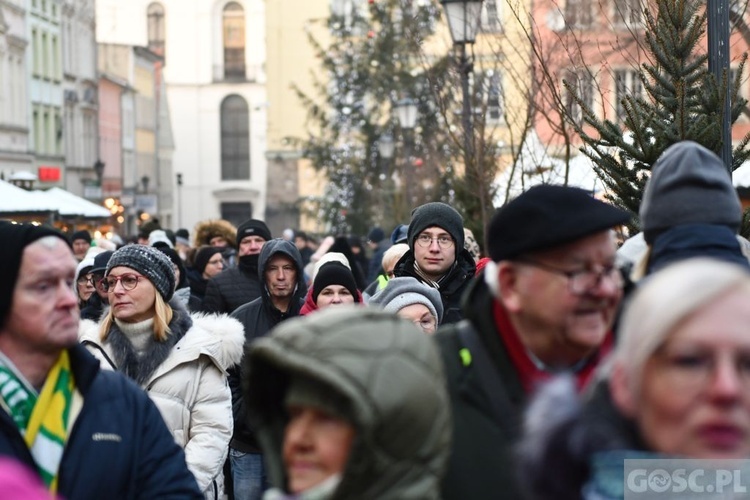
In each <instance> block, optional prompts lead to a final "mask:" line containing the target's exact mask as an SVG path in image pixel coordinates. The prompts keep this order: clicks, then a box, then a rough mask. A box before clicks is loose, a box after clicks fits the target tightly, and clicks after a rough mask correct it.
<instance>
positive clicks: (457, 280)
mask: <svg viewBox="0 0 750 500" xmlns="http://www.w3.org/2000/svg"><path fill="white" fill-rule="evenodd" d="M476 271H477V265H476V264H475V263H474V259H473V258H472V256H471V254H470V253H469V251H468V250H466V249H465V248H462V249H461V251H460V252H459V253H458V257H457V258H456V262H455V263H454V265H453V267H452V268H451V269H450V270H449V271H448V273H447V274H445V275H444V276H443V277H442V278H440V281H438V285H440V288H439V289H438V291H439V292H440V297H441V298H442V299H443V311H445V312H444V313H443V321H442V322H441V324H443V325H445V324H448V323H457V322H459V321H461V319H463V313H462V312H461V297H463V294H464V291H465V290H466V289H467V288H468V286H469V282H470V281H471V278H473V277H474V274H476ZM393 274H394V275H396V276H399V277H400V276H411V277H412V278H416V279H417V280H419V281H422V282H424V280H423V279H422V277H421V276H419V275H418V274H417V272H416V271H415V270H414V251H413V250H409V251H407V252H406V253H405V254H404V256H403V257H401V259H399V261H398V262H397V263H396V267H394V268H393Z"/></svg>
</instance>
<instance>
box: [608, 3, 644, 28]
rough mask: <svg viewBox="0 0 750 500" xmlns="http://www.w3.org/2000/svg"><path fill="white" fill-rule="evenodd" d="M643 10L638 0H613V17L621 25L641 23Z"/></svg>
mask: <svg viewBox="0 0 750 500" xmlns="http://www.w3.org/2000/svg"><path fill="white" fill-rule="evenodd" d="M642 16H643V11H642V8H641V3H640V1H639V0H615V19H616V20H617V23H618V24H619V25H621V26H632V25H639V24H641V23H642Z"/></svg>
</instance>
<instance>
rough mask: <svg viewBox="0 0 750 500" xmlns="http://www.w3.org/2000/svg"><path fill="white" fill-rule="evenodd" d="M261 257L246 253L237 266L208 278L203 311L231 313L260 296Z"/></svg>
mask: <svg viewBox="0 0 750 500" xmlns="http://www.w3.org/2000/svg"><path fill="white" fill-rule="evenodd" d="M259 258H260V256H259V255H257V254H256V255H244V256H242V257H240V262H239V265H238V266H237V267H232V268H229V269H226V270H225V271H222V272H221V273H219V274H218V275H216V276H214V277H213V278H211V279H210V280H208V285H206V295H205V296H204V297H203V305H202V311H203V312H207V313H226V314H229V313H231V312H232V311H234V310H235V309H237V308H238V307H240V306H243V305H245V304H247V303H249V302H252V301H253V300H255V299H257V298H258V297H260V290H261V279H260V278H259V277H258V276H259V275H258V259H259Z"/></svg>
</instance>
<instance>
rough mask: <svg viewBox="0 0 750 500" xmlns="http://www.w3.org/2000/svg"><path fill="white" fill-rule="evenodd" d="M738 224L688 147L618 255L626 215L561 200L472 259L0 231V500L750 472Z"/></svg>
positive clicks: (214, 232)
mask: <svg viewBox="0 0 750 500" xmlns="http://www.w3.org/2000/svg"><path fill="white" fill-rule="evenodd" d="M741 220H742V210H741V204H740V201H739V198H738V196H737V193H736V191H735V190H734V188H733V187H732V183H731V179H730V177H729V175H728V174H727V172H726V170H725V169H724V166H723V163H722V162H721V160H720V159H719V158H718V157H717V156H716V155H714V154H713V153H712V152H710V151H708V150H706V149H705V148H703V147H702V146H699V145H698V144H695V143H692V142H681V143H677V144H675V145H674V146H672V147H670V148H668V149H667V150H666V151H665V152H664V153H663V155H662V156H661V157H660V159H659V160H658V162H657V163H656V164H655V165H654V167H653V171H652V176H651V178H650V180H649V181H648V184H647V187H646V190H645V192H644V195H643V202H642V205H641V210H640V213H639V217H638V220H637V221H636V222H637V224H638V225H639V226H640V227H641V228H642V233H639V234H638V235H633V236H631V238H630V239H627V240H626V241H625V242H624V243H623V242H622V241H621V237H622V232H621V228H622V227H623V225H625V224H627V223H629V222H633V221H631V214H629V213H627V212H625V211H623V210H621V209H619V208H617V207H615V206H613V205H611V204H609V203H606V202H604V201H601V200H599V199H596V198H595V197H593V196H591V194H590V193H588V192H585V191H583V190H580V189H577V188H572V187H566V186H558V185H542V186H536V187H533V188H530V189H528V190H527V191H525V192H524V193H523V194H521V195H519V196H518V197H517V198H515V199H514V200H511V201H510V202H508V203H506V204H505V205H504V206H502V207H500V208H499V209H498V210H497V211H496V212H495V214H494V215H493V216H492V218H491V220H490V222H489V224H488V227H487V228H486V231H485V242H484V245H483V250H484V251H483V252H482V250H480V247H479V245H478V244H477V242H476V240H475V239H474V237H473V235H472V234H471V231H469V230H468V229H467V228H465V227H464V220H463V217H462V216H461V214H460V213H459V212H458V211H457V210H456V209H455V208H453V207H451V206H450V205H448V204H445V203H441V202H431V203H427V204H424V205H421V206H419V207H415V208H414V210H413V212H412V215H411V218H410V220H408V221H403V222H404V223H403V224H400V225H399V226H397V227H396V228H394V229H393V231H392V232H391V233H390V237H389V236H388V235H387V233H386V232H385V231H384V230H383V229H381V228H378V227H376V228H373V229H372V231H370V233H369V234H368V235H367V243H366V245H363V242H361V241H360V240H359V239H358V238H352V237H349V236H341V235H331V236H327V237H325V238H322V239H321V240H320V241H319V243H318V242H316V240H315V239H314V238H312V237H310V236H308V235H306V234H305V233H303V232H301V231H293V230H288V231H284V233H283V234H282V235H281V237H278V238H274V235H273V234H272V232H271V231H270V230H269V228H268V227H267V225H266V224H265V223H264V222H263V221H261V220H258V219H250V220H247V221H245V222H243V223H242V224H240V225H239V226H237V227H234V226H233V225H232V224H230V223H228V222H227V221H215V220H207V221H203V222H201V223H199V224H198V225H197V226H196V227H195V228H194V229H193V232H192V233H193V234H192V236H193V237H192V240H191V237H190V232H188V231H186V230H182V229H180V230H177V231H174V232H172V231H171V230H168V229H163V228H161V227H159V226H158V224H156V223H155V222H154V221H152V222H150V223H146V224H144V225H143V226H142V228H141V234H139V236H138V241H137V242H132V243H128V244H122V245H118V246H117V247H114V248H108V247H107V245H106V244H97V245H92V241H91V237H90V236H89V235H88V233H86V232H85V231H79V232H76V233H74V234H73V235H72V236H71V237H70V238H68V237H67V236H66V235H63V234H62V233H60V232H58V231H56V230H54V229H52V228H49V227H45V226H34V225H27V224H13V223H9V222H0V239H1V240H2V241H3V242H4V245H3V246H1V247H0V255H1V256H2V257H3V258H2V259H0V461H2V462H0V463H3V465H2V469H3V470H6V465H7V470H11V468H12V470H14V471H15V470H16V469H17V470H18V471H19V472H18V473H13V474H11V475H5V476H4V475H3V474H2V473H0V491H3V492H9V493H8V494H9V495H11V496H9V497H8V498H11V497H13V494H16V495H21V496H22V497H23V498H50V493H51V494H52V495H58V496H59V497H60V498H70V499H79V498H80V499H89V498H91V499H94V498H207V499H209V498H210V499H219V498H230V499H237V500H244V499H248V500H256V499H258V500H260V499H266V500H275V499H309V500H312V499H381V498H382V499H387V498H393V499H395V498H399V499H401V498H411V499H431V498H435V499H437V498H443V499H447V500H451V499H472V500H474V499H479V500H481V499H504V498H508V499H523V498H530V499H534V498H538V499H568V498H570V499H574V498H587V499H593V498H597V499H607V498H623V496H625V494H626V486H627V484H626V481H625V479H624V477H623V463H624V462H623V461H624V460H625V459H627V458H633V457H637V458H644V459H648V458H658V457H672V458H698V459H714V458H722V459H727V458H747V457H749V456H750V385H748V386H747V387H746V386H745V385H744V384H745V383H746V382H747V383H749V384H750V376H749V377H748V378H746V377H745V373H744V370H745V369H748V370H749V371H748V373H749V374H750V335H748V327H747V326H746V325H750V260H749V258H750V250H748V249H749V248H750V243H749V242H748V241H747V240H745V239H744V238H742V237H741V236H739V234H738V233H739V229H740V224H741ZM366 246H368V247H369V249H367V248H366ZM368 257H369V260H368ZM745 362H748V364H745ZM6 460H8V461H7V462H6ZM14 492H15V493H14ZM3 496H4V494H3ZM19 497H20V496H19Z"/></svg>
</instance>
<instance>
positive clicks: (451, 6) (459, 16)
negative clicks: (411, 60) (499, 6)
mask: <svg viewBox="0 0 750 500" xmlns="http://www.w3.org/2000/svg"><path fill="white" fill-rule="evenodd" d="M482 1H483V0H479V1H477V0H473V1H472V0H441V1H440V3H441V4H442V5H443V9H444V10H445V17H446V18H448V27H449V28H450V31H451V38H452V39H453V46H454V47H456V48H458V70H459V73H460V74H461V94H462V99H463V107H462V110H461V122H462V125H463V129H464V163H465V168H466V170H467V171H468V170H469V166H470V165H471V164H472V163H473V160H474V131H473V130H472V121H471V120H472V117H471V95H470V94H469V76H470V75H471V73H472V72H473V71H474V57H473V56H471V57H469V55H468V53H467V51H466V46H467V45H473V44H474V42H475V41H476V37H477V29H478V28H479V16H480V14H481V12H482Z"/></svg>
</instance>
